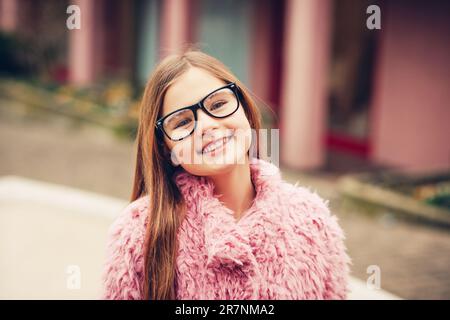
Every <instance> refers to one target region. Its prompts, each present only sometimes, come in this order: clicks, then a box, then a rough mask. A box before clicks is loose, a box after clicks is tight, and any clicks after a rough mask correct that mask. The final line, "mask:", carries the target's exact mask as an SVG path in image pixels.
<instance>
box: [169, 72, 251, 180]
mask: <svg viewBox="0 0 450 320" xmlns="http://www.w3.org/2000/svg"><path fill="white" fill-rule="evenodd" d="M224 85H226V83H225V82H223V81H222V80H220V79H218V78H216V77H215V76H213V75H212V74H210V73H209V72H207V71H205V70H203V69H200V68H195V67H191V68H189V70H188V71H186V72H185V73H184V74H183V75H181V76H180V77H179V78H178V79H177V80H176V81H175V82H174V83H173V84H172V85H171V86H170V87H169V89H168V90H167V91H166V95H165V97H164V102H163V109H162V114H161V117H163V116H165V115H167V114H169V113H171V112H173V111H175V110H178V109H180V108H183V107H187V106H191V105H193V104H196V103H198V102H199V101H200V100H202V99H203V98H204V97H206V96H207V95H208V94H209V93H211V92H213V91H214V90H216V89H218V88H221V87H223V86H224ZM251 138H252V135H251V128H250V123H249V121H248V119H247V117H246V115H245V112H244V109H243V106H242V102H239V108H238V110H237V111H236V112H235V113H233V114H232V115H230V116H228V117H226V118H221V119H219V118H213V117H211V116H209V115H208V114H207V113H205V112H204V111H203V110H202V109H198V110H197V123H196V128H195V130H194V132H193V133H192V134H191V135H190V136H188V137H187V138H184V139H183V140H181V141H172V140H170V139H169V138H168V137H167V136H165V135H164V140H165V143H166V145H167V146H168V148H169V150H170V151H171V159H168V161H172V162H173V163H174V164H180V165H181V166H182V167H183V168H184V169H185V170H186V171H187V172H189V173H191V174H194V175H197V176H213V175H217V174H221V173H224V172H226V171H228V170H230V169H231V168H232V167H233V166H234V165H237V164H245V163H247V162H248V155H247V152H248V150H249V149H250V145H251Z"/></svg>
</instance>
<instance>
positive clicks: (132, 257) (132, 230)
mask: <svg viewBox="0 0 450 320" xmlns="http://www.w3.org/2000/svg"><path fill="white" fill-rule="evenodd" d="M148 207H149V196H144V197H141V198H139V199H137V200H135V201H133V202H131V203H129V204H128V205H127V206H126V207H125V208H124V209H123V210H122V211H121V212H120V214H119V215H118V216H117V217H116V219H115V220H114V221H113V223H112V224H111V226H110V227H109V229H108V235H107V245H106V260H105V263H104V268H103V274H102V282H103V289H102V290H103V291H102V294H101V297H102V299H141V298H142V286H141V285H140V284H141V280H142V279H143V273H142V271H143V263H144V256H143V243H144V241H145V231H146V223H147V221H148Z"/></svg>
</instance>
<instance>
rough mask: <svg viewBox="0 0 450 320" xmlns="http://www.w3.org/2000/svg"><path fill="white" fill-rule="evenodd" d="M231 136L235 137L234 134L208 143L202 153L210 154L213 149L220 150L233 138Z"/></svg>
mask: <svg viewBox="0 0 450 320" xmlns="http://www.w3.org/2000/svg"><path fill="white" fill-rule="evenodd" d="M231 138H233V135H230V136H228V137H223V138H220V139H217V140H216V141H214V142H212V143H210V144H208V145H207V146H206V147H205V148H203V149H202V154H210V153H212V152H213V151H216V150H220V149H221V148H222V147H223V146H225V145H226V144H227V143H228V142H229V141H230V140H231Z"/></svg>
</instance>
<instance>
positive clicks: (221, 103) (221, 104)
mask: <svg viewBox="0 0 450 320" xmlns="http://www.w3.org/2000/svg"><path fill="white" fill-rule="evenodd" d="M238 108H239V88H238V86H237V85H236V84H235V83H229V84H227V85H226V86H223V87H221V88H218V89H216V90H214V91H213V92H211V93H209V94H208V95H207V96H206V97H204V98H203V99H202V100H201V101H200V102H198V103H196V104H194V105H192V106H189V107H184V108H181V109H178V110H175V111H173V112H171V113H169V114H168V115H166V116H164V117H162V118H160V119H159V120H157V121H156V125H155V127H156V128H157V129H158V130H160V131H162V132H164V134H165V135H166V136H167V137H168V138H169V139H170V140H173V141H180V140H183V139H185V138H187V137H188V136H190V135H191V134H192V133H193V132H194V130H195V128H196V126H197V110H198V109H202V110H203V111H204V112H205V113H206V114H207V115H209V116H211V117H213V118H218V119H221V118H226V117H229V116H231V115H232V114H233V113H235V112H236V111H237V110H238Z"/></svg>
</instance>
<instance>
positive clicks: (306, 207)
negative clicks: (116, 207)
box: [102, 51, 349, 299]
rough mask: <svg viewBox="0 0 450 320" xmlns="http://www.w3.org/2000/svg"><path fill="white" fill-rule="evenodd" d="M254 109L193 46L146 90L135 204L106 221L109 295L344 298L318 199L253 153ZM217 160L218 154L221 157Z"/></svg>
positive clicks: (336, 248) (330, 231) (339, 253)
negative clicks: (110, 221)
mask: <svg viewBox="0 0 450 320" xmlns="http://www.w3.org/2000/svg"><path fill="white" fill-rule="evenodd" d="M251 129H253V130H256V131H257V130H259V129H260V114H259V111H258V109H257V107H256V105H255V103H254V101H253V100H252V99H251V97H250V95H249V93H248V91H247V89H246V88H245V87H244V86H243V84H242V83H241V82H240V81H239V80H238V79H236V77H235V76H234V75H233V74H232V73H231V72H230V71H229V70H228V69H227V68H226V67H225V66H224V65H223V64H222V63H221V62H219V61H218V60H216V59H214V58H213V57H211V56H208V55H206V54H204V53H202V52H199V51H188V52H186V53H184V54H181V55H172V56H169V57H167V58H165V59H164V60H163V61H162V62H161V63H160V64H159V65H158V66H157V67H156V69H155V71H154V72H153V74H152V76H151V78H150V80H149V82H148V83H147V86H146V88H145V92H144V97H143V100H142V104H141V113H140V122H139V129H138V134H137V160H136V170H135V179H134V188H133V192H132V196H131V201H132V202H131V203H130V204H129V205H128V206H127V207H126V208H125V209H124V210H123V212H122V214H121V215H120V216H119V217H118V218H117V219H116V221H115V222H114V223H113V225H112V226H111V227H110V230H109V240H108V248H107V259H106V264H105V268H104V273H103V295H102V297H103V298H105V299H344V298H345V297H346V293H347V276H348V264H349V258H348V256H347V254H346V250H345V247H344V244H343V239H344V236H343V233H342V230H341V229H340V227H339V226H338V224H337V221H336V218H335V217H334V216H331V215H330V213H329V210H328V207H327V203H326V202H324V201H323V200H322V199H321V198H320V197H319V196H318V195H317V194H315V193H312V192H310V191H309V190H308V189H305V188H302V187H296V186H293V185H291V184H288V183H287V182H284V181H283V180H282V178H281V176H280V173H279V170H278V168H277V167H276V166H274V165H273V164H270V163H268V162H266V161H263V160H261V159H257V158H253V157H252V156H251V154H250V152H249V150H250V147H251V146H255V147H256V149H257V147H258V142H257V141H256V139H254V138H253V136H252V134H250V133H249V132H250V131H251ZM218 159H219V160H220V161H217V160H218Z"/></svg>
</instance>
